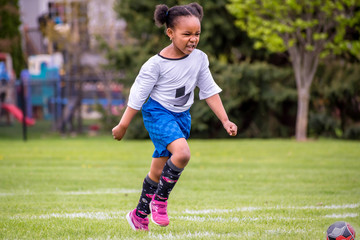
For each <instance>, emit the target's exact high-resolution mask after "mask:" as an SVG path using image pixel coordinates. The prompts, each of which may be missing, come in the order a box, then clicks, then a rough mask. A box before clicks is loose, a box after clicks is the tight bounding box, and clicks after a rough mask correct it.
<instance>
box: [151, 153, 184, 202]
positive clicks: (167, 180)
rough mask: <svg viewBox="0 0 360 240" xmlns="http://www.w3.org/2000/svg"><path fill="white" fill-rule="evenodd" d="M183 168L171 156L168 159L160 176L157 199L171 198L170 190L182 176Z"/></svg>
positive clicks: (156, 193)
mask: <svg viewBox="0 0 360 240" xmlns="http://www.w3.org/2000/svg"><path fill="white" fill-rule="evenodd" d="M183 170H184V169H183V168H178V167H176V166H175V165H174V164H173V163H172V162H171V158H170V159H169V160H167V162H166V164H165V166H164V169H163V171H162V174H161V177H160V181H159V185H158V188H157V190H156V192H155V197H154V199H155V200H158V201H163V202H165V201H166V200H167V199H168V198H169V195H170V192H171V190H172V189H173V188H174V186H175V184H176V182H177V181H178V179H179V178H180V175H181V172H182V171H183Z"/></svg>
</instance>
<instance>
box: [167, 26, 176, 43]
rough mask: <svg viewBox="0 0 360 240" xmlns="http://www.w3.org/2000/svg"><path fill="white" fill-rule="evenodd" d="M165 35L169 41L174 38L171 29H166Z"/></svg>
mask: <svg viewBox="0 0 360 240" xmlns="http://www.w3.org/2000/svg"><path fill="white" fill-rule="evenodd" d="M166 35H168V37H169V38H170V41H172V39H173V37H174V31H173V30H172V29H171V28H167V29H166Z"/></svg>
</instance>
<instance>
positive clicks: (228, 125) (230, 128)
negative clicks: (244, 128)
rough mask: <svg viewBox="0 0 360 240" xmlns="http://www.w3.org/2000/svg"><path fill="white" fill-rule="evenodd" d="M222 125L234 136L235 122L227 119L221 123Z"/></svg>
mask: <svg viewBox="0 0 360 240" xmlns="http://www.w3.org/2000/svg"><path fill="white" fill-rule="evenodd" d="M223 126H224V128H225V130H226V131H227V132H228V134H229V135H230V136H236V134H237V126H236V125H235V123H233V122H230V121H229V120H228V121H226V122H225V123H224V124H223Z"/></svg>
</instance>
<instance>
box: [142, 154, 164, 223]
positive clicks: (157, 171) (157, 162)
mask: <svg viewBox="0 0 360 240" xmlns="http://www.w3.org/2000/svg"><path fill="white" fill-rule="evenodd" d="M168 159H169V157H160V158H153V159H152V162H151V166H150V172H149V174H148V175H147V176H146V177H145V179H144V182H143V187H142V191H141V196H140V199H139V203H138V205H137V207H136V216H138V217H141V218H145V217H147V215H149V214H150V207H149V204H150V202H151V200H152V198H153V196H154V194H155V191H156V190H157V188H158V183H159V179H160V176H161V172H162V170H163V168H164V165H165V163H166V161H167V160H168Z"/></svg>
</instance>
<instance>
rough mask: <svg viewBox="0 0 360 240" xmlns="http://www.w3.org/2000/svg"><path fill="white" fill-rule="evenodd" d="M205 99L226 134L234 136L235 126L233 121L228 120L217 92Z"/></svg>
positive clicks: (235, 132)
mask: <svg viewBox="0 0 360 240" xmlns="http://www.w3.org/2000/svg"><path fill="white" fill-rule="evenodd" d="M205 101H206V103H207V104H208V105H209V107H210V108H211V110H212V111H213V112H214V113H215V115H216V116H217V117H218V118H219V120H220V121H221V123H222V124H223V126H224V128H225V130H226V131H227V132H228V134H229V135H230V136H236V134H237V126H236V125H235V124H234V123H233V122H230V120H229V118H228V116H227V114H226V111H225V108H224V106H223V104H222V102H221V98H220V96H219V94H215V95H213V96H211V97H209V98H207V99H206V100H205Z"/></svg>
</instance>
